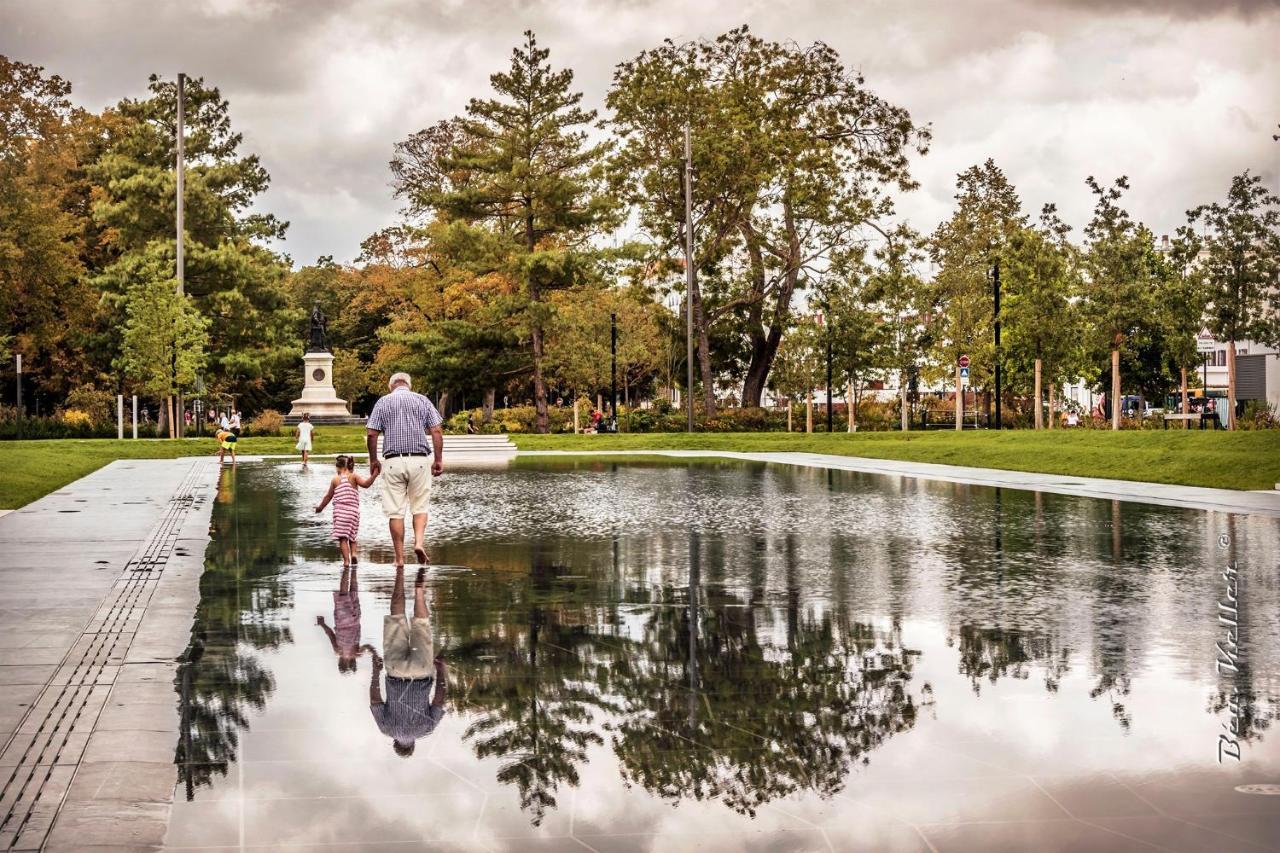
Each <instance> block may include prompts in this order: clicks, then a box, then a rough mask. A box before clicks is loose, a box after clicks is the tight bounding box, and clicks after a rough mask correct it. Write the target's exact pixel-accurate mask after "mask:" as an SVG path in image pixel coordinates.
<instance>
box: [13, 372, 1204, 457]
mask: <svg viewBox="0 0 1280 853" xmlns="http://www.w3.org/2000/svg"><path fill="white" fill-rule="evenodd" d="M13 359H14V365H15V367H14V370H15V373H14V375H15V377H16V378H17V382H18V438H22V353H16V354H15V355H14V357H13ZM1206 375H1207V374H1206ZM1204 387H1205V392H1204V395H1205V396H1206V397H1208V396H1209V383H1207V382H1206V383H1205V386H1204Z"/></svg>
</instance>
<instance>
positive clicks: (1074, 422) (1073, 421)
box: [1067, 412, 1080, 427]
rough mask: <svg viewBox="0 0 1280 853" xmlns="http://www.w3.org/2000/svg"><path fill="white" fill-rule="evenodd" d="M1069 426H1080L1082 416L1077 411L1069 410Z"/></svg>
mask: <svg viewBox="0 0 1280 853" xmlns="http://www.w3.org/2000/svg"><path fill="white" fill-rule="evenodd" d="M1067 426H1069V427H1073V426H1080V416H1079V415H1077V414H1076V413H1075V412H1067Z"/></svg>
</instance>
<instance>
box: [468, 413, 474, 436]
mask: <svg viewBox="0 0 1280 853" xmlns="http://www.w3.org/2000/svg"><path fill="white" fill-rule="evenodd" d="M475 434H476V422H475V418H473V417H472V416H471V413H470V412H467V435H475Z"/></svg>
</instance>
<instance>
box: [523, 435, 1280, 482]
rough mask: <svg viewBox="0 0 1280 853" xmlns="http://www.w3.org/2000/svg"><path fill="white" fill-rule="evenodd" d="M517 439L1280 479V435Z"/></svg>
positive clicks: (544, 445) (591, 447)
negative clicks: (798, 452) (795, 452)
mask: <svg viewBox="0 0 1280 853" xmlns="http://www.w3.org/2000/svg"><path fill="white" fill-rule="evenodd" d="M512 439H513V440H514V441H515V442H516V444H517V445H518V446H519V447H520V449H521V450H572V451H582V452H585V453H591V452H593V451H599V450H659V449H662V450H676V449H689V450H737V451H757V452H759V451H800V452H807V453H832V454H837V455H840V456H866V457H871V458H875V459H897V460H902V461H909V462H937V463H941V464H945V465H971V466H974V467H978V468H1003V469H1006V470H1012V471H1033V472H1038V473H1044V474H1067V475H1071V476H1078V477H1105V478H1109V479H1116V480H1140V481H1143V482H1149V483H1174V484H1180V485H1188V486H1211V487H1214V488H1221V489H1270V488H1272V487H1273V486H1274V485H1275V484H1276V483H1277V482H1280V431H1275V430H1269V431H1258V432H1235V433H1226V432H1216V433H1215V432H1200V431H1198V430H1192V431H1186V432H1184V431H1182V430H1173V429H1170V430H1168V431H1164V430H1157V431H1145V432H1139V431H1124V432H1119V433H1112V432H1109V431H1103V430H1053V431H1049V430H1045V431H1042V432H1038V433H1037V432H1032V431H1029V430H1019V431H1005V432H999V433H996V432H961V433H956V432H954V431H938V432H927V433H926V432H915V433H910V432H909V433H906V434H905V435H904V434H903V433H897V432H870V433H855V434H852V435H851V434H848V433H833V434H830V435H828V434H826V433H815V434H813V435H805V434H803V433H790V434H788V433H694V434H692V435H688V434H683V433H666V434H661V433H655V434H640V433H632V434H623V435H580V436H560V435H515V436H512Z"/></svg>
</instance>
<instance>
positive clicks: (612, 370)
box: [609, 314, 618, 431]
mask: <svg viewBox="0 0 1280 853" xmlns="http://www.w3.org/2000/svg"><path fill="white" fill-rule="evenodd" d="M609 414H610V415H611V416H612V417H613V428H614V430H615V431H617V429H618V315H617V314H610V315H609Z"/></svg>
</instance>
